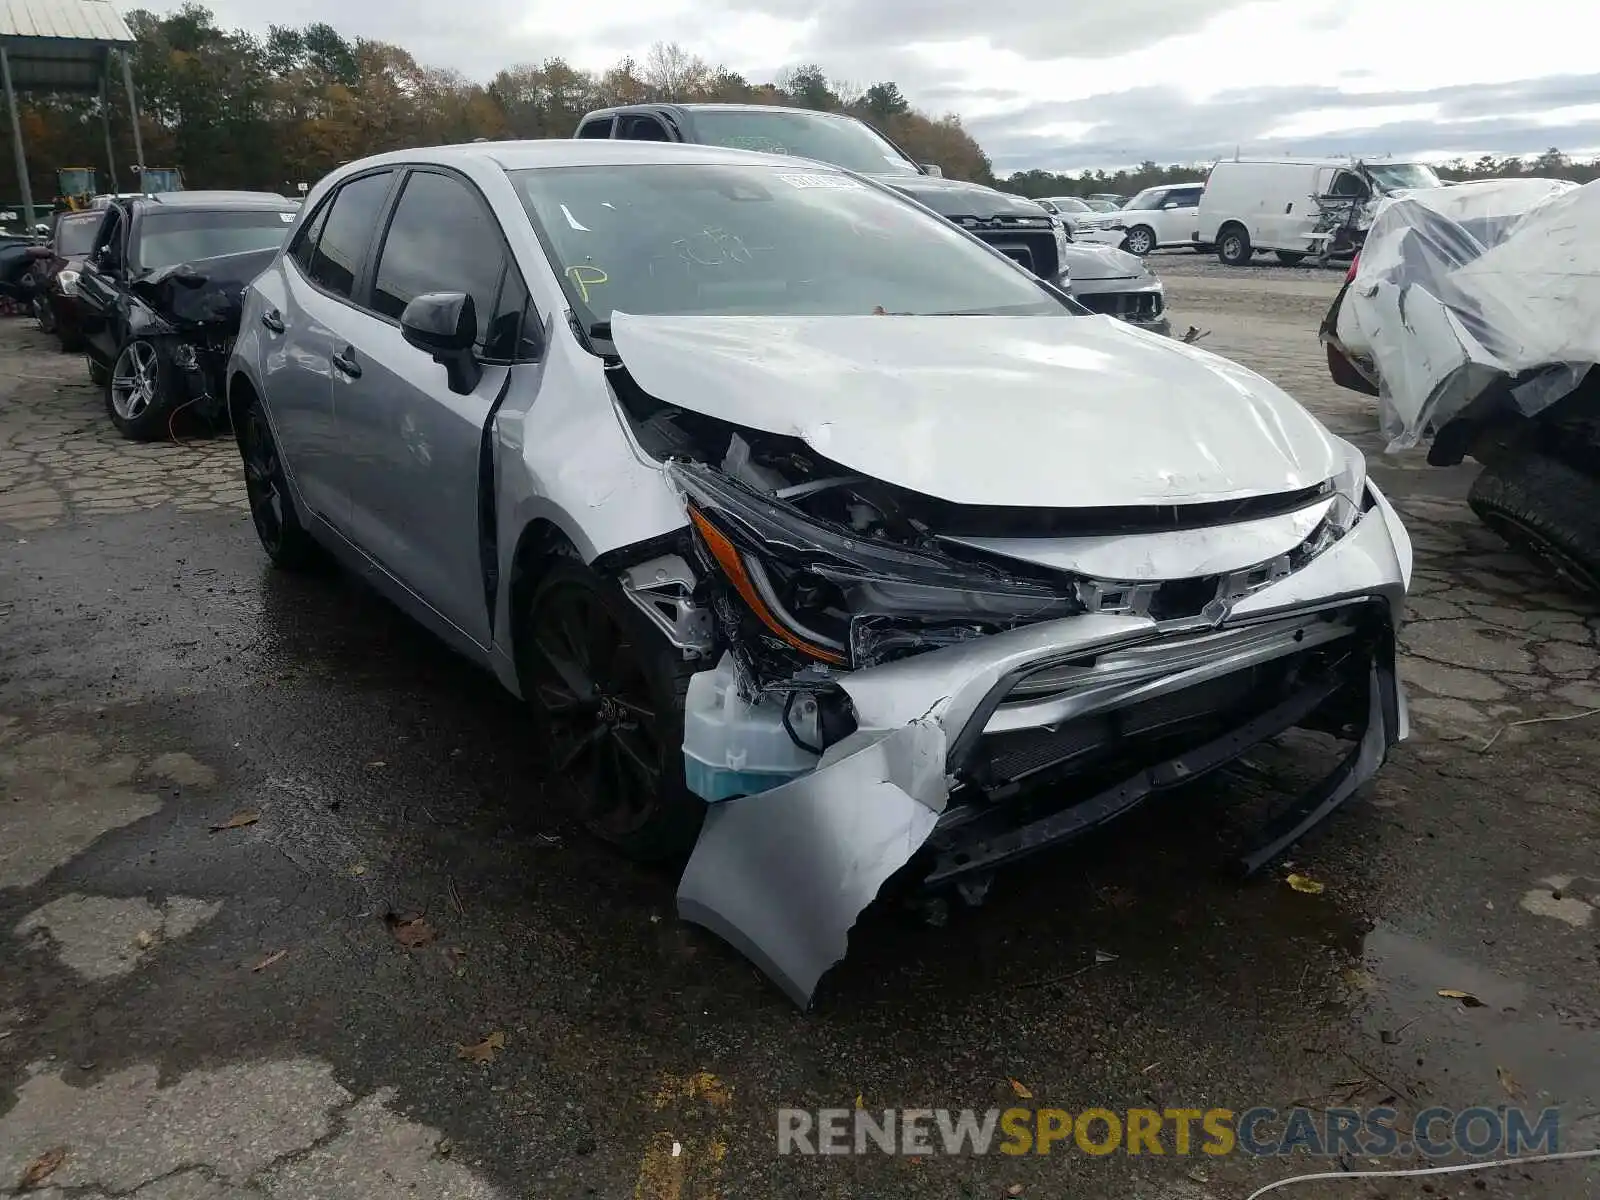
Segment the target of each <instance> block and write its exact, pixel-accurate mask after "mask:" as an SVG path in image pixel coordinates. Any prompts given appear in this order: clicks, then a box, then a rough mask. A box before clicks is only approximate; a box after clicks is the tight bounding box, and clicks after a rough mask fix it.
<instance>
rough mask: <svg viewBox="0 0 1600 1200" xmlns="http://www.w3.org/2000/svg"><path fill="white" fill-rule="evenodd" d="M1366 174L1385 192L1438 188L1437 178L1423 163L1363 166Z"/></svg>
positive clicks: (1368, 164) (1366, 164)
mask: <svg viewBox="0 0 1600 1200" xmlns="http://www.w3.org/2000/svg"><path fill="white" fill-rule="evenodd" d="M1363 165H1364V166H1365V167H1366V168H1367V174H1369V175H1371V176H1372V178H1373V179H1375V180H1377V182H1378V186H1379V187H1381V188H1382V189H1383V190H1384V191H1386V192H1393V191H1399V190H1400V189H1402V188H1434V187H1438V186H1439V177H1438V176H1437V175H1435V174H1434V173H1433V168H1432V167H1430V166H1427V165H1426V164H1424V163H1379V164H1377V165H1374V164H1372V163H1364V164H1363Z"/></svg>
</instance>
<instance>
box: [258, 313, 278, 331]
mask: <svg viewBox="0 0 1600 1200" xmlns="http://www.w3.org/2000/svg"><path fill="white" fill-rule="evenodd" d="M261 323H262V324H263V325H265V326H266V327H267V328H268V329H270V330H272V332H273V333H282V332H283V318H282V317H281V316H279V315H278V310H277V309H275V308H269V309H268V310H267V311H266V312H264V313H262V314H261Z"/></svg>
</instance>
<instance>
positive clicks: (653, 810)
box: [516, 558, 705, 862]
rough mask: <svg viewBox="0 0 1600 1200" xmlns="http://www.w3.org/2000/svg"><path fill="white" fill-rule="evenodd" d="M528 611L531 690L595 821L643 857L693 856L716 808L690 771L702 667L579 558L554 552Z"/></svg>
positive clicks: (557, 755)
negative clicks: (688, 732) (694, 682)
mask: <svg viewBox="0 0 1600 1200" xmlns="http://www.w3.org/2000/svg"><path fill="white" fill-rule="evenodd" d="M517 618H518V626H517V628H518V637H517V642H516V644H517V650H518V654H517V660H518V673H519V675H520V677H521V680H522V690H523V695H524V696H525V697H526V699H527V702H528V707H529V709H530V711H531V712H532V714H533V718H534V721H535V723H536V724H537V725H538V726H539V729H540V732H541V733H542V734H543V735H544V740H545V745H546V747H547V748H548V749H549V751H550V752H551V759H552V763H553V765H554V768H555V771H556V772H557V773H558V774H560V775H562V776H564V777H565V778H566V780H567V781H568V782H569V783H570V784H571V785H572V786H573V788H574V790H575V791H576V793H577V795H578V798H579V802H580V812H581V815H582V818H583V822H584V825H585V826H586V827H587V828H588V829H589V831H590V832H591V833H592V834H594V835H595V836H596V837H598V838H600V839H601V840H602V841H605V842H609V843H610V844H611V845H612V846H614V847H616V848H617V849H618V850H620V851H621V852H622V853H623V854H624V855H626V856H627V857H628V858H631V859H634V860H636V861H640V862H663V861H668V860H672V859H679V858H683V857H685V856H687V854H688V853H689V851H690V850H692V849H693V848H694V843H695V838H696V837H698V836H699V833H700V824H701V822H702V821H703V820H704V818H705V802H704V801H703V800H701V799H700V798H699V797H698V796H696V795H694V794H693V793H692V792H690V791H689V789H688V786H687V785H686V784H685V783H684V778H683V702H684V695H685V693H686V692H687V690H688V686H689V677H690V676H691V675H692V674H694V668H693V667H692V666H691V665H690V664H687V663H685V662H684V660H683V657H682V655H681V654H680V653H679V652H678V651H677V650H675V649H673V647H672V646H671V645H670V644H669V643H668V642H667V641H666V639H665V638H663V637H662V636H661V634H660V633H659V632H658V631H657V630H656V628H655V626H653V625H651V624H650V622H649V621H648V620H646V619H645V616H644V614H643V613H641V612H640V611H639V610H638V609H637V608H635V607H634V606H633V605H632V604H631V603H630V602H629V601H628V599H627V598H626V597H625V596H624V595H623V593H622V589H621V588H620V587H618V586H617V585H616V584H615V583H614V582H612V581H610V580H607V579H602V578H601V577H600V576H598V575H596V574H595V573H594V572H593V571H591V570H590V569H589V568H588V567H586V566H584V565H583V564H582V563H581V562H578V561H577V560H576V559H570V558H558V559H556V560H555V561H554V562H552V563H551V564H550V566H549V567H548V569H547V570H545V572H544V573H543V574H542V575H541V576H540V578H539V581H538V583H537V584H535V585H534V588H533V591H532V594H531V595H530V596H529V598H528V602H527V604H526V606H525V607H524V610H523V611H522V612H521V613H519V614H518V615H517ZM558 663H559V665H558Z"/></svg>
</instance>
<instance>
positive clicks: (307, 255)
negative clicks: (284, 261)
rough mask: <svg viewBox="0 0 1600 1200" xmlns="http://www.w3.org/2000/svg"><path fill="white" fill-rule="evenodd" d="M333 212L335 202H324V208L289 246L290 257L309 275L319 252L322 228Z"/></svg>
mask: <svg viewBox="0 0 1600 1200" xmlns="http://www.w3.org/2000/svg"><path fill="white" fill-rule="evenodd" d="M332 210H333V202H332V201H331V200H324V201H323V202H322V206H321V207H320V208H318V209H317V211H316V212H314V213H312V214H311V219H310V220H309V221H307V222H306V223H305V224H304V225H302V226H300V232H299V233H297V234H295V236H294V241H293V242H291V243H290V244H289V257H290V258H292V259H294V261H295V264H296V265H297V266H298V267H299V268H300V269H301V270H302V271H303V272H305V273H306V274H307V275H310V274H311V260H312V256H313V255H315V254H316V251H317V240H318V239H319V238H321V237H322V227H323V226H324V225H326V224H327V223H328V213H329V212H331V211H332Z"/></svg>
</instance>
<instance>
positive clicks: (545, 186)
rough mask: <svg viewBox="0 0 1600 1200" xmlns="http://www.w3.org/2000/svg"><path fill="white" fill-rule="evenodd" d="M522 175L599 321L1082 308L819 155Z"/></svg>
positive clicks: (533, 209)
mask: <svg viewBox="0 0 1600 1200" xmlns="http://www.w3.org/2000/svg"><path fill="white" fill-rule="evenodd" d="M511 177H512V181H513V183H514V184H515V185H516V187H517V191H518V194H519V195H520V196H521V198H522V202H523V205H524V207H525V208H526V209H527V211H528V215H529V217H530V218H531V219H532V221H533V223H534V227H535V231H536V232H537V233H538V235H539V238H540V240H541V242H543V244H544V246H545V250H546V253H547V254H548V255H549V256H550V259H551V266H552V268H553V269H554V271H555V274H556V276H557V277H558V278H559V279H560V280H561V283H562V285H563V287H564V288H565V289H566V292H567V296H568V298H569V300H570V302H571V304H572V307H573V310H574V312H575V313H576V314H577V315H578V316H579V317H580V319H582V320H583V321H584V322H585V324H586V325H589V326H592V325H594V324H595V323H598V322H605V321H609V320H610V319H611V314H612V313H613V312H616V311H620V312H628V313H652V314H711V313H716V314H740V313H742V314H753V315H812V314H815V315H848V314H861V315H868V314H874V313H883V314H886V315H888V314H919V315H934V314H949V315H969V314H973V315H975V314H999V315H1035V314H1048V313H1059V314H1061V315H1063V316H1065V315H1069V314H1070V313H1072V312H1073V311H1074V310H1073V309H1071V308H1069V307H1067V306H1066V305H1064V304H1062V303H1061V302H1060V301H1059V300H1057V299H1055V298H1054V297H1053V296H1052V295H1051V294H1050V293H1048V292H1046V291H1045V290H1044V288H1043V287H1042V286H1041V285H1040V284H1039V283H1038V282H1037V281H1036V280H1035V279H1034V278H1033V276H1031V275H1029V274H1028V273H1026V272H1025V271H1022V270H1020V269H1018V268H1016V267H1014V266H1011V265H1009V264H1008V263H1006V262H1005V261H1004V260H1001V259H998V258H997V257H996V256H995V255H993V254H992V253H990V252H989V251H988V250H986V249H985V248H984V247H982V246H981V245H978V244H976V243H975V242H973V241H971V240H970V239H969V238H968V237H966V236H965V235H964V234H962V233H961V232H959V231H958V230H957V229H956V228H955V227H953V226H951V225H950V224H948V223H947V222H945V221H942V220H940V219H939V218H938V217H934V216H931V215H929V214H927V213H925V212H923V211H922V210H920V209H918V208H916V207H914V206H913V205H912V204H910V203H909V202H907V201H905V200H902V199H900V198H899V197H897V196H896V195H894V194H892V193H889V192H887V191H885V190H883V189H880V188H877V187H874V186H872V185H870V184H867V183H863V182H861V181H859V180H855V179H851V178H850V177H849V176H846V175H842V174H840V173H838V172H836V171H826V170H824V169H822V168H818V167H816V166H811V167H809V168H808V167H807V166H805V165H804V164H799V163H797V164H795V166H794V167H793V168H792V169H789V168H785V167H773V166H759V165H753V166H745V165H743V164H741V165H738V166H712V165H688V164H681V165H680V164H671V165H667V164H660V165H614V166H592V167H551V168H541V169H534V170H525V171H514V172H511ZM600 336H604V335H603V334H602V335H600Z"/></svg>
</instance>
